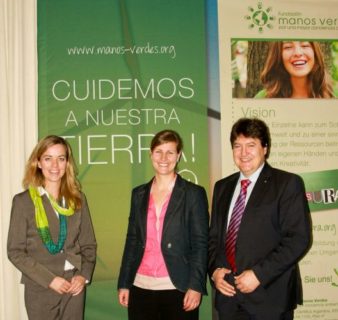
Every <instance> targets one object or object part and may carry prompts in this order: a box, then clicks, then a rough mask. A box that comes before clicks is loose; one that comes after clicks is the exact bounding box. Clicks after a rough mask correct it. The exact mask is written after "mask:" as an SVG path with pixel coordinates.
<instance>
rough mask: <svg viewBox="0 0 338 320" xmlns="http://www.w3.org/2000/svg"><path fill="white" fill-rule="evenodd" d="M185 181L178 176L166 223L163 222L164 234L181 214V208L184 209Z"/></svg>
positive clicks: (165, 219)
mask: <svg viewBox="0 0 338 320" xmlns="http://www.w3.org/2000/svg"><path fill="white" fill-rule="evenodd" d="M184 184H185V183H184V180H183V179H182V178H181V177H180V176H179V175H177V178H176V183H175V186H174V189H173V191H172V194H171V197H170V200H169V204H168V208H167V212H166V214H165V218H164V222H163V232H162V236H163V234H164V233H165V232H166V229H167V228H168V225H169V224H170V221H171V220H172V219H173V218H174V216H175V215H176V214H177V213H178V212H180V207H182V205H183V202H184V197H185V190H184V189H185V187H184Z"/></svg>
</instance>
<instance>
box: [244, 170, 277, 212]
mask: <svg viewBox="0 0 338 320" xmlns="http://www.w3.org/2000/svg"><path fill="white" fill-rule="evenodd" d="M270 176H271V167H270V166H269V165H268V164H267V163H266V164H265V165H264V167H263V170H262V172H261V173H260V175H259V177H258V179H257V181H256V183H255V186H254V188H253V190H252V192H251V195H250V199H249V200H248V203H247V205H246V207H245V211H248V212H249V211H250V208H252V207H256V206H258V205H259V204H260V203H261V200H262V198H263V197H264V196H265V194H266V193H267V190H268V188H269V181H270Z"/></svg>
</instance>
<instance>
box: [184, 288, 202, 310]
mask: <svg viewBox="0 0 338 320" xmlns="http://www.w3.org/2000/svg"><path fill="white" fill-rule="evenodd" d="M201 296H202V295H201V293H199V292H197V291H195V290H192V289H188V291H187V292H186V293H185V296H184V299H183V309H184V310H185V311H192V310H194V309H196V308H198V306H199V305H200V302H201Z"/></svg>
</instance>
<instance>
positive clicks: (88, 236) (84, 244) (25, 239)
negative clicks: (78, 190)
mask: <svg viewBox="0 0 338 320" xmlns="http://www.w3.org/2000/svg"><path fill="white" fill-rule="evenodd" d="M42 201H43V205H44V207H45V210H46V215H47V218H48V222H49V228H50V232H51V236H52V238H53V241H54V242H56V241H57V239H58V233H59V220H58V218H57V216H56V214H55V211H54V209H53V208H52V206H51V204H50V202H49V200H48V198H47V196H46V195H44V196H42ZM7 253H8V258H9V260H10V261H11V262H12V263H13V264H14V265H15V266H16V267H17V268H18V269H19V270H20V271H21V272H22V278H21V282H22V283H24V284H34V283H35V284H39V285H41V286H43V287H45V288H48V285H49V284H50V283H51V281H52V280H53V279H54V278H55V277H56V276H62V275H63V273H64V265H65V261H66V260H67V261H69V262H70V263H71V264H72V265H73V266H74V267H75V268H76V269H77V271H76V273H77V274H81V275H82V276H83V277H85V278H86V279H87V280H89V281H90V280H91V277H92V274H93V271H94V266H95V260H96V240H95V236H94V230H93V226H92V222H91V218H90V213H89V209H88V205H87V201H86V197H85V195H84V194H82V207H81V209H80V210H78V211H76V212H75V213H74V214H73V215H72V216H70V217H67V239H66V241H65V244H64V248H63V250H62V251H61V252H59V253H57V254H55V255H52V254H50V253H49V252H48V250H47V249H46V248H45V246H44V245H43V243H42V240H41V238H40V236H39V234H38V231H37V228H36V222H35V208H34V205H33V202H32V200H31V198H30V195H29V192H28V190H26V191H24V192H22V193H19V194H17V195H16V196H14V198H13V204H12V212H11V220H10V226H9V232H8V242H7Z"/></svg>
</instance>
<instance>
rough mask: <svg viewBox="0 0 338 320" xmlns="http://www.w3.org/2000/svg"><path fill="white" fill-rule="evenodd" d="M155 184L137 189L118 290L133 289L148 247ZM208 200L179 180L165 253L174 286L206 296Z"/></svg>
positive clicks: (165, 229)
mask: <svg viewBox="0 0 338 320" xmlns="http://www.w3.org/2000/svg"><path fill="white" fill-rule="evenodd" d="M151 185H152V180H151V181H150V182H148V183H147V184H143V185H141V186H138V187H136V188H134V189H133V192H132V197H131V209H130V216H129V225H128V232H127V239H126V243H125V247H124V253H123V258H122V264H121V268H120V275H119V279H118V288H119V289H121V288H125V289H129V288H130V287H131V286H132V285H133V282H134V279H135V275H136V272H137V270H138V267H139V266H140V264H141V260H142V257H143V254H144V249H145V245H146V230H147V227H146V224H147V211H148V202H149V195H150V189H151ZM208 225H209V214H208V200H207V196H206V192H205V190H204V188H202V187H201V186H198V185H195V184H193V183H191V182H188V181H187V180H185V179H183V178H181V177H180V176H179V175H178V176H177V179H176V182H175V186H174V189H173V192H172V195H171V198H170V201H169V205H168V208H167V212H166V215H165V218H164V224H163V233H162V241H161V249H162V254H163V257H164V261H165V263H166V266H167V269H168V273H169V276H170V279H171V281H172V282H173V284H174V286H175V287H176V288H177V289H178V290H180V291H182V292H185V291H187V290H188V289H193V290H195V291H198V292H200V293H202V294H206V275H207V255H208Z"/></svg>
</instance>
